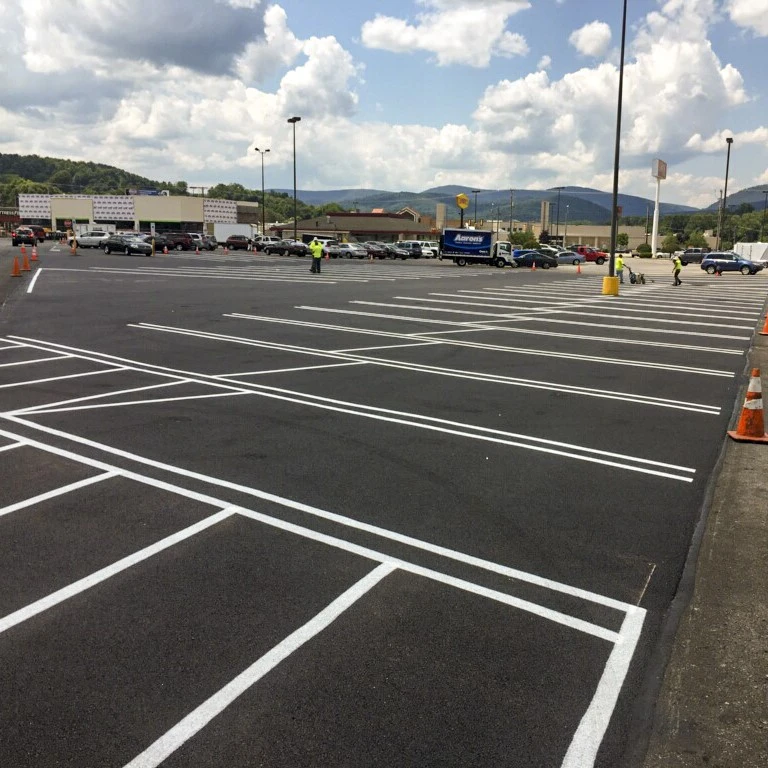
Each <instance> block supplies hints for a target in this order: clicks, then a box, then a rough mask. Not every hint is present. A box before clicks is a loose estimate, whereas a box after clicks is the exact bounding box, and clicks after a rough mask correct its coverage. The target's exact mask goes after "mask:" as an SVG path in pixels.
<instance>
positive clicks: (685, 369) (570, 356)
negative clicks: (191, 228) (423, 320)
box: [224, 313, 735, 378]
mask: <svg viewBox="0 0 768 768" xmlns="http://www.w3.org/2000/svg"><path fill="white" fill-rule="evenodd" d="M224 317H234V318H237V319H239V320H257V321H260V322H264V323H278V324H281V325H297V326H301V327H306V328H325V329H327V330H332V331H339V332H341V333H356V334H363V335H370V336H384V337H386V338H394V339H414V338H418V337H419V336H423V335H424V334H423V333H393V332H391V331H377V330H373V329H367V328H355V327H353V326H347V325H330V324H328V323H312V322H310V321H308V320H286V319H282V318H277V317H261V316H259V315H246V314H239V313H232V314H227V315H224ZM479 330H484V329H476V328H469V329H457V330H450V331H427V332H426V333H428V334H429V336H430V337H431V336H437V335H439V334H448V333H453V334H455V333H476V332H477V331H479ZM493 330H496V329H493ZM432 343H434V344H444V345H448V346H456V347H464V348H466V349H479V350H488V351H493V352H507V353H511V354H520V355H533V356H535V357H554V358H562V359H564V360H579V361H584V362H589V363H605V364H608V365H623V366H630V367H633V368H654V369H658V370H663V371H678V372H681V373H694V374H701V375H704V376H718V377H724V378H733V376H734V375H735V374H734V373H732V372H731V371H721V370H717V369H710V368H695V367H692V366H686V365H671V364H667V363H655V362H651V361H648V360H626V359H623V358H618V357H598V356H595V355H579V354H576V353H567V352H552V351H550V350H546V349H535V348H529V347H507V346H503V345H499V344H484V343H482V342H471V341H461V340H459V339H434V340H433V342H432Z"/></svg>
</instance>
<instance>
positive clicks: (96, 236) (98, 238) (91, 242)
mask: <svg viewBox="0 0 768 768" xmlns="http://www.w3.org/2000/svg"><path fill="white" fill-rule="evenodd" d="M108 237H109V232H107V230H106V229H91V230H89V231H88V232H81V233H80V234H79V235H73V236H72V237H70V238H69V244H70V245H72V242H73V241H74V242H75V243H77V247H78V248H101V247H102V246H103V245H104V241H105V240H106V239H107V238H108Z"/></svg>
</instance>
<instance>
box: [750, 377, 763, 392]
mask: <svg viewBox="0 0 768 768" xmlns="http://www.w3.org/2000/svg"><path fill="white" fill-rule="evenodd" d="M747 392H757V393H758V394H762V392H763V387H762V384H761V382H760V379H758V378H754V379H750V380H749V387H748V389H747Z"/></svg>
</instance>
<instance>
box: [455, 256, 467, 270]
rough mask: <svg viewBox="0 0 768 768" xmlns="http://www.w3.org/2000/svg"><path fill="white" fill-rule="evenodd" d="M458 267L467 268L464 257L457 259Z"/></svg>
mask: <svg viewBox="0 0 768 768" xmlns="http://www.w3.org/2000/svg"><path fill="white" fill-rule="evenodd" d="M456 266H457V267H466V266H467V260H466V259H465V258H464V257H463V256H459V258H458V259H456Z"/></svg>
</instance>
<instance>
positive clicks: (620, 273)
mask: <svg viewBox="0 0 768 768" xmlns="http://www.w3.org/2000/svg"><path fill="white" fill-rule="evenodd" d="M615 264H616V277H618V278H619V283H621V285H624V259H623V258H622V257H621V254H620V253H617V254H616V262H615Z"/></svg>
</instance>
